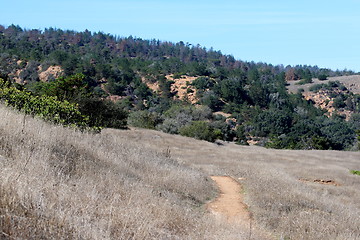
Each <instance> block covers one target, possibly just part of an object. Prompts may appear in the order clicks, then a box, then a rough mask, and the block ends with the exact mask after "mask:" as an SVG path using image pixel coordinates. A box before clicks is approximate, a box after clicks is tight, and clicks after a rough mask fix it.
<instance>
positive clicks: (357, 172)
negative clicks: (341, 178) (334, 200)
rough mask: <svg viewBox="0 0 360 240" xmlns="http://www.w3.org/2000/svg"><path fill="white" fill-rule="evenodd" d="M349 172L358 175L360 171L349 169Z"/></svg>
mask: <svg viewBox="0 0 360 240" xmlns="http://www.w3.org/2000/svg"><path fill="white" fill-rule="evenodd" d="M350 173H352V174H354V175H358V176H360V171H359V170H350Z"/></svg>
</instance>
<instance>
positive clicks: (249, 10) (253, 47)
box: [0, 0, 360, 72]
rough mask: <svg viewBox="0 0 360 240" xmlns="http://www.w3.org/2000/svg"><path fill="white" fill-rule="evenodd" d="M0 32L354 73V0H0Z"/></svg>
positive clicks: (358, 3)
mask: <svg viewBox="0 0 360 240" xmlns="http://www.w3.org/2000/svg"><path fill="white" fill-rule="evenodd" d="M0 9H1V14H0V24H1V25H4V26H9V25H11V24H15V25H19V26H20V27H22V28H25V29H40V30H43V29H45V28H50V27H53V28H59V29H63V30H75V31H84V30H85V29H88V30H90V31H92V32H99V31H100V32H104V33H109V34H112V35H117V36H120V37H127V36H130V35H132V36H133V37H139V38H142V39H158V40H162V41H171V42H179V41H183V42H185V43H189V44H193V45H197V44H200V45H201V46H202V47H206V48H207V49H209V48H210V47H213V48H214V50H220V51H221V52H222V53H224V54H229V55H233V56H234V57H235V58H236V59H238V60H243V61H254V62H265V63H270V64H273V65H278V64H283V65H284V66H286V65H292V66H293V65H298V64H301V65H317V66H319V67H325V68H331V69H333V70H336V69H339V70H343V69H347V70H353V71H355V72H360V0H341V1H340V0H327V1H325V0H311V1H310V0H302V1H289V0H286V1H285V0H272V1H271V0H252V1H251V0H247V1H243V0H222V1H219V0H206V1H205V0H181V1H177V0H154V1H145V0H132V1H131V0H125V1H123V0H71V1H70V0H61V1H58V0H31V1H30V0H13V1H8V0H0Z"/></svg>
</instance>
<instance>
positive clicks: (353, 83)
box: [287, 75, 360, 94]
mask: <svg viewBox="0 0 360 240" xmlns="http://www.w3.org/2000/svg"><path fill="white" fill-rule="evenodd" d="M300 81H301V80H297V81H289V82H288V83H289V86H288V87H287V89H288V90H289V91H290V92H291V93H296V92H297V91H298V90H299V89H304V92H309V89H310V88H311V87H312V86H314V85H315V84H321V83H329V82H330V81H333V82H335V81H339V82H340V83H342V84H344V86H345V87H346V88H347V89H348V90H349V91H351V92H352V93H354V94H360V75H350V76H337V77H328V78H327V80H322V81H321V80H319V79H317V78H313V79H312V83H307V84H304V85H299V84H298V83H299V82H300Z"/></svg>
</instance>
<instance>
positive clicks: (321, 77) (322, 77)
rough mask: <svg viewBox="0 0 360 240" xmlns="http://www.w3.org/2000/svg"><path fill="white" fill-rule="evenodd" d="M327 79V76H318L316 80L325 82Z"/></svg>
mask: <svg viewBox="0 0 360 240" xmlns="http://www.w3.org/2000/svg"><path fill="white" fill-rule="evenodd" d="M327 77H328V76H326V75H325V74H320V75H319V76H318V79H319V80H320V81H324V80H327Z"/></svg>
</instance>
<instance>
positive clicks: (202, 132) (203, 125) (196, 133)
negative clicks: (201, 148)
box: [179, 121, 216, 142]
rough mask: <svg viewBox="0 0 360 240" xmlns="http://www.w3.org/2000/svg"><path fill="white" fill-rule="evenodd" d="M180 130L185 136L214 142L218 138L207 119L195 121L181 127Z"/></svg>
mask: <svg viewBox="0 0 360 240" xmlns="http://www.w3.org/2000/svg"><path fill="white" fill-rule="evenodd" d="M179 132H180V134H181V135H183V136H187V137H192V138H196V139H200V140H206V141H209V142H214V141H215V140H216V133H215V132H214V129H213V128H212V127H210V126H209V124H208V123H207V122H205V121H193V122H192V123H191V124H189V125H186V126H184V127H182V128H180V130H179Z"/></svg>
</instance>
